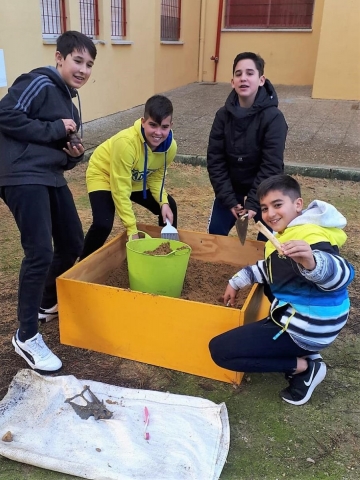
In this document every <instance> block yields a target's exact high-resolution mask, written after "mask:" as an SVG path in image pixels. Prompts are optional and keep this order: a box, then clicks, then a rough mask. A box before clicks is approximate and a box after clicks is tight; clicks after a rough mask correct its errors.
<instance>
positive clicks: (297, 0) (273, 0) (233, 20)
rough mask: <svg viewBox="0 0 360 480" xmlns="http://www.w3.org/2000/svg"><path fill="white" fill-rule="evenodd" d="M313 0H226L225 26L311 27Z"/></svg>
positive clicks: (264, 27)
mask: <svg viewBox="0 0 360 480" xmlns="http://www.w3.org/2000/svg"><path fill="white" fill-rule="evenodd" d="M314 1H315V0H227V2H226V12H225V27H226V28H263V29H266V28H287V29H292V28H294V29H295V28H311V23H312V16H313V10H314Z"/></svg>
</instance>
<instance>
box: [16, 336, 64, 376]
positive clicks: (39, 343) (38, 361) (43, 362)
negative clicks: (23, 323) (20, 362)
mask: <svg viewBox="0 0 360 480" xmlns="http://www.w3.org/2000/svg"><path fill="white" fill-rule="evenodd" d="M12 344H13V345H14V347H15V352H16V353H18V354H19V355H20V357H22V358H23V359H24V360H25V361H26V362H27V363H28V364H29V365H30V367H31V368H33V369H34V370H37V371H39V372H41V373H42V372H57V371H58V370H60V368H61V367H62V363H61V360H60V358H58V357H57V356H56V355H55V354H54V353H52V351H51V350H50V348H49V347H48V346H47V345H46V343H45V342H44V340H43V338H42V335H40V333H37V334H36V335H35V336H34V337H32V338H29V340H25V342H20V340H19V338H18V332H16V334H15V335H14V336H13V338H12Z"/></svg>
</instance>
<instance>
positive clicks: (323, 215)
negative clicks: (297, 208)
mask: <svg viewBox="0 0 360 480" xmlns="http://www.w3.org/2000/svg"><path fill="white" fill-rule="evenodd" d="M306 223H311V224H313V225H319V226H320V227H335V228H344V227H345V226H346V218H345V217H344V216H343V215H342V214H341V213H340V212H339V211H338V210H337V209H336V208H335V207H334V206H333V205H331V204H330V203H327V202H323V201H322V200H313V201H312V202H311V203H310V204H309V206H308V207H307V208H305V210H303V211H302V212H301V215H299V216H298V217H296V218H294V220H293V221H292V222H290V223H289V225H288V227H295V226H296V225H304V224H306Z"/></svg>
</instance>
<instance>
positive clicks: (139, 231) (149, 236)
mask: <svg viewBox="0 0 360 480" xmlns="http://www.w3.org/2000/svg"><path fill="white" fill-rule="evenodd" d="M137 233H143V234H144V238H152V236H151V235H149V234H148V233H146V232H143V231H142V230H138V232H137ZM135 240H142V238H129V239H128V242H134V241H135Z"/></svg>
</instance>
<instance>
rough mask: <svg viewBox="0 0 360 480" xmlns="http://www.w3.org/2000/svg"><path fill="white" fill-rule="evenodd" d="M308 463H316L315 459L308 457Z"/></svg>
mask: <svg viewBox="0 0 360 480" xmlns="http://www.w3.org/2000/svg"><path fill="white" fill-rule="evenodd" d="M306 461H307V462H310V463H315V460H313V459H312V458H310V457H308V458H307V459H306Z"/></svg>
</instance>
